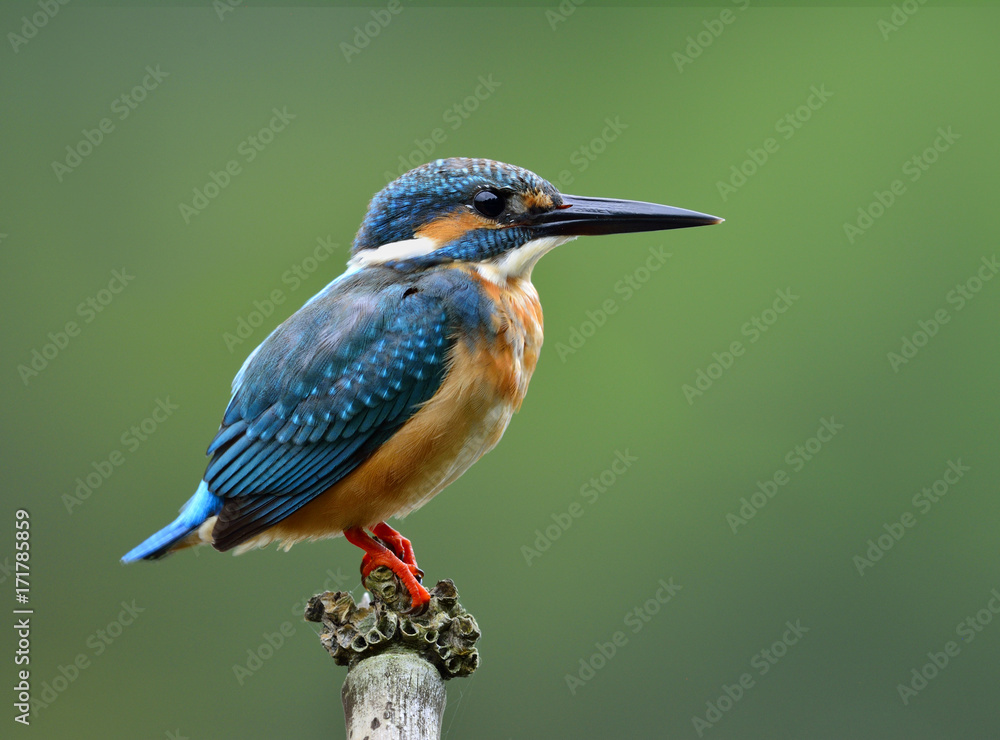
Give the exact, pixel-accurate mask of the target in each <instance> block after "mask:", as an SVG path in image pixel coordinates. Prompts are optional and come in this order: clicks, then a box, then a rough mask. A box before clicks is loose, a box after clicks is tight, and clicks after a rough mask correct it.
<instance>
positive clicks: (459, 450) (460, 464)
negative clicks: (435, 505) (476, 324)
mask: <svg viewBox="0 0 1000 740" xmlns="http://www.w3.org/2000/svg"><path fill="white" fill-rule="evenodd" d="M453 269H462V270H465V271H466V272H468V273H469V275H470V276H471V277H473V278H474V279H476V280H477V281H479V282H480V284H481V287H482V289H483V290H484V291H485V292H486V293H487V295H489V297H490V298H491V299H492V301H493V303H494V305H495V306H496V310H495V312H494V315H493V322H494V325H493V327H490V329H491V330H492V331H489V332H487V331H483V332H482V333H481V335H480V336H478V337H473V338H459V340H458V341H457V342H456V343H455V346H454V349H453V351H452V356H451V358H450V365H449V369H448V371H447V373H446V375H445V378H444V380H443V381H442V384H441V387H440V389H439V390H438V392H437V393H436V394H435V395H434V396H433V397H432V398H431V399H430V400H429V401H427V403H425V404H424V406H423V408H421V409H420V410H419V411H418V412H417V413H415V414H414V415H413V416H412V417H411V418H410V420H409V421H407V422H406V424H404V425H403V426H402V427H401V428H400V430H399V431H398V432H396V434H395V435H393V436H392V437H391V438H390V439H389V440H388V441H387V442H386V443H385V444H384V445H382V447H380V448H379V449H378V450H376V451H375V453H374V454H373V455H372V456H371V457H370V458H368V460H366V461H365V462H364V463H362V464H361V465H360V466H358V467H357V468H356V469H355V470H354V471H353V472H352V473H350V474H349V475H347V476H346V477H344V478H343V479H342V480H340V481H339V482H337V483H336V484H335V485H334V486H332V487H331V488H330V489H329V490H327V491H326V492H325V493H323V494H322V495H320V496H319V497H317V498H316V499H314V500H313V501H311V502H310V503H308V504H306V505H305V506H303V507H302V508H301V509H299V510H298V511H296V512H295V513H293V514H291V515H290V516H289V517H287V518H286V519H284V520H282V521H281V522H279V523H278V524H276V525H274V526H273V527H272V528H271V529H269V530H268V531H267V532H265V533H263V534H262V535H260V536H259V537H258V538H257V539H256V540H255V541H253V542H251V543H247V544H248V545H249V546H250V547H253V546H255V545H263V544H267V543H268V542H271V541H273V540H282V541H284V542H285V543H286V544H287V545H291V544H293V543H294V542H298V541H301V540H304V539H317V538H321V537H331V536H335V535H338V534H340V533H341V532H342V531H343V530H344V529H347V528H349V527H363V526H372V525H374V524H376V523H378V522H380V521H384V520H385V519H388V518H389V517H390V516H404V515H406V514H407V513H409V512H410V511H413V510H415V509H417V508H419V507H420V506H422V505H423V504H424V503H426V502H427V501H428V500H429V499H430V498H431V497H433V496H434V495H435V494H436V493H438V492H439V491H440V490H441V489H443V488H444V487H445V486H447V485H448V484H449V483H451V482H452V481H454V480H455V479H456V478H458V477H459V476H460V475H461V474H462V473H464V472H465V471H466V470H467V469H468V468H469V466H471V465H472V464H473V463H474V462H475V461H476V460H478V459H479V457H480V456H482V455H483V454H484V453H486V452H488V451H489V450H490V449H492V448H493V446H494V445H496V443H497V442H499V441H500V437H501V436H503V433H504V431H505V430H506V428H507V424H508V423H509V422H510V419H511V417H512V416H513V414H514V412H516V411H517V409H518V408H519V407H520V405H521V402H522V400H523V399H524V395H525V393H526V392H527V390H528V381H529V380H530V379H531V374H532V372H533V371H534V369H535V365H536V363H537V362H538V352H539V350H540V349H541V344H542V311H541V306H540V304H539V302H538V293H537V292H536V291H535V288H534V286H533V285H531V282H530V281H528V280H527V279H517V278H515V279H511V280H509V281H506V283H505V284H503V285H498V284H496V283H494V282H492V281H490V280H488V279H486V278H483V277H482V276H480V275H478V273H476V272H475V270H474V269H470V268H466V267H456V268H453Z"/></svg>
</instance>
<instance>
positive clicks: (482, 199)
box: [472, 190, 507, 218]
mask: <svg viewBox="0 0 1000 740" xmlns="http://www.w3.org/2000/svg"><path fill="white" fill-rule="evenodd" d="M472 205H474V206H475V207H476V210H477V211H479V212H480V213H481V214H483V215H484V216H486V218H496V217H497V216H499V215H500V214H501V213H503V209H504V208H506V207H507V202H506V201H505V200H504V197H503V196H502V195H500V194H499V193H497V192H495V191H493V190H480V191H479V192H478V193H476V197H474V198H473V199H472Z"/></svg>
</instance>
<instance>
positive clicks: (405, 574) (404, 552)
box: [344, 523, 431, 612]
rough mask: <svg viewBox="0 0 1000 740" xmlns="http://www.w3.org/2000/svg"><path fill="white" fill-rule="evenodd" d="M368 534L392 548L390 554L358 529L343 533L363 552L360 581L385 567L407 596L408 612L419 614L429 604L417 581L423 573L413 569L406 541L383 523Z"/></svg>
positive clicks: (411, 550)
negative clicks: (371, 533)
mask: <svg viewBox="0 0 1000 740" xmlns="http://www.w3.org/2000/svg"><path fill="white" fill-rule="evenodd" d="M372 532H374V533H375V534H376V536H378V538H379V539H381V540H384V541H385V542H386V544H388V545H389V546H390V547H392V550H390V549H389V548H388V547H386V546H385V545H383V544H382V543H381V542H377V541H376V540H374V539H372V537H371V536H370V535H369V534H368V533H367V532H365V531H364V530H363V529H362V528H361V527H354V528H352V529H346V530H344V537H346V538H347V541H348V542H350V543H351V544H352V545H356V546H358V547H360V548H361V549H362V550H364V551H365V556H364V558H363V559H362V560H361V578H362V579H365V578H367V577H368V574H369V573H371V572H372V571H373V570H375V568H378V567H379V566H381V565H384V566H386V567H387V568H388V569H389V570H391V571H392V572H393V573H395V574H396V577H397V578H399V580H400V581H402V583H403V585H404V586H406V590H407V591H408V592H409V593H410V611H411V612H419V611H422V610H423V608H424V607H425V606H426V605H427V603H428V602H429V601H430V600H431V595H430V594H429V593H427V589H426V588H424V587H423V586H421V585H420V583H419V582H418V581H417V579H418V578H420V577H422V576H423V572H422V571H421V570H420V568H418V567H417V563H416V561H415V560H414V558H413V548H412V547H411V546H410V541H409V540H407V539H406V538H405V537H403V536H402V535H401V534H399V532H397V531H396V530H394V529H393V528H392V527H390V526H389V525H388V524H385V523H382V524H378V525H376V526H375V527H373V528H372ZM394 551H395V552H394Z"/></svg>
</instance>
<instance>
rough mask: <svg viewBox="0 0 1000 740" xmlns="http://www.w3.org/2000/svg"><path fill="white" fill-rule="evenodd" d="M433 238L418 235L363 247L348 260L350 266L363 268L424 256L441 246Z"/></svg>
mask: <svg viewBox="0 0 1000 740" xmlns="http://www.w3.org/2000/svg"><path fill="white" fill-rule="evenodd" d="M440 246H441V245H440V244H438V243H437V242H436V241H434V240H433V239H428V238H427V237H417V238H416V239H406V240H404V241H401V242H389V243H388V244H383V245H382V246H381V247H378V248H377V249H362V250H361V251H360V252H358V253H357V254H356V255H354V256H353V257H351V259H350V260H349V261H348V262H347V266H348V268H355V269H358V268H362V267H368V266H369V265H384V264H385V263H386V262H393V261H398V260H408V259H412V258H413V257H423V256H424V255H425V254H430V253H431V252H433V251H434V250H435V249H437V248H438V247H440Z"/></svg>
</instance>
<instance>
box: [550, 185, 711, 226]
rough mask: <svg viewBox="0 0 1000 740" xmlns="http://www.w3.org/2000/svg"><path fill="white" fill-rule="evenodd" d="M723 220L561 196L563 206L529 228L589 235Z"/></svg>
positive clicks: (635, 204) (683, 211)
mask: <svg viewBox="0 0 1000 740" xmlns="http://www.w3.org/2000/svg"><path fill="white" fill-rule="evenodd" d="M723 220H724V219H721V218H719V217H718V216H709V215H708V214H707V213H698V211H689V210H687V209H686V208H674V207H673V206H661V205H658V204H656V203H644V202H643V201H640V200H618V199H615V198H588V197H586V196H582V195H564V196H563V205H562V206H561V207H557V208H555V209H553V210H551V211H546V212H545V213H543V214H541V215H540V216H538V217H537V218H536V219H535V221H534V223H533V224H532V226H533V227H534V229H535V230H536V231H537V232H538V233H540V234H541V235H543V236H590V235H595V234H624V233H627V232H631V231H662V230H664V229H686V228H688V227H689V226H709V225H711V224H717V223H720V222H722V221H723Z"/></svg>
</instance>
